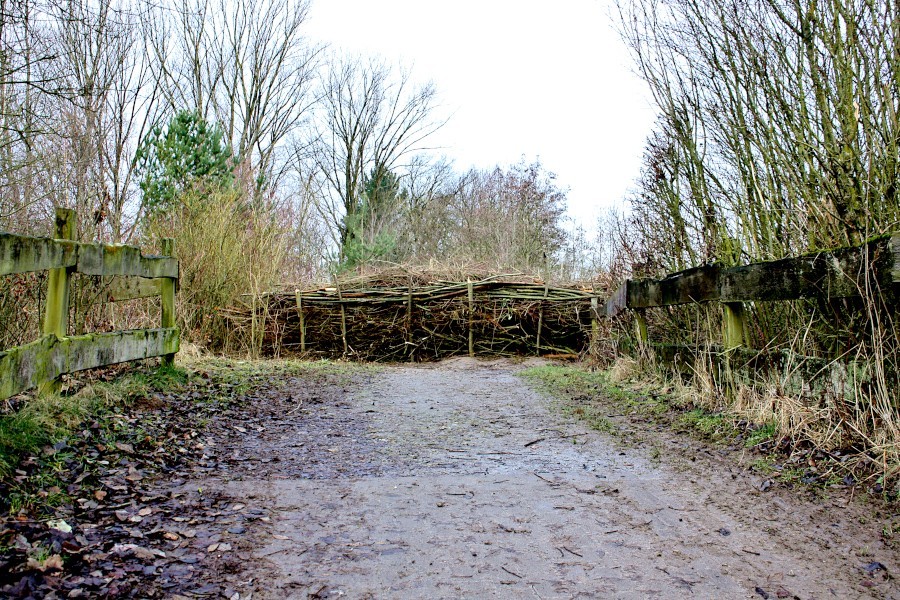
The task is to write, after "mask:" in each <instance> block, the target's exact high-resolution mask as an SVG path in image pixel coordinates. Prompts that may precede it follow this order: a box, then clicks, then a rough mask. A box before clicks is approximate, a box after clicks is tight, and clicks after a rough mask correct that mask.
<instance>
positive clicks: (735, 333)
mask: <svg viewBox="0 0 900 600" xmlns="http://www.w3.org/2000/svg"><path fill="white" fill-rule="evenodd" d="M722 313H723V314H722V326H723V332H722V333H723V335H722V337H723V338H724V341H725V349H726V350H731V349H732V348H738V347H740V346H743V345H744V340H745V338H746V323H745V317H744V304H743V303H742V302H723V303H722Z"/></svg>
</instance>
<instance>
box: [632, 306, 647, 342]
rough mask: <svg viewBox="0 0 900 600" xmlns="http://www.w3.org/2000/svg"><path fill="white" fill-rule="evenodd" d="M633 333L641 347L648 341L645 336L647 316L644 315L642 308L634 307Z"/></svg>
mask: <svg viewBox="0 0 900 600" xmlns="http://www.w3.org/2000/svg"><path fill="white" fill-rule="evenodd" d="M634 334H635V336H636V337H637V340H638V344H639V345H640V346H641V348H643V347H644V346H646V345H647V342H648V341H649V338H648V337H647V317H646V316H645V315H644V309H643V308H636V309H634Z"/></svg>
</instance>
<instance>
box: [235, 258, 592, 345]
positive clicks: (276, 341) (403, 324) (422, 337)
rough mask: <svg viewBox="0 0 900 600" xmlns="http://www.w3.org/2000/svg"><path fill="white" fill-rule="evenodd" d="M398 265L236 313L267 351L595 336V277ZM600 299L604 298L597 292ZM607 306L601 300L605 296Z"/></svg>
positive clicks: (254, 303) (580, 341)
mask: <svg viewBox="0 0 900 600" xmlns="http://www.w3.org/2000/svg"><path fill="white" fill-rule="evenodd" d="M444 275H445V276H444V277H442V276H440V275H439V274H435V273H429V272H410V271H408V270H402V271H401V270H395V271H387V272H381V273H378V274H375V275H370V276H366V277H357V278H355V279H350V280H343V281H337V282H333V283H331V284H328V285H323V286H319V287H315V288H308V289H293V290H284V291H279V292H270V293H267V294H264V295H262V296H259V297H255V298H248V299H247V302H246V305H245V306H244V307H242V308H241V310H239V311H236V312H235V313H234V314H232V315H231V320H232V322H233V323H234V324H235V326H236V327H242V328H244V329H248V330H249V331H247V332H246V333H248V334H250V336H251V337H253V338H258V339H259V342H260V344H259V345H260V346H261V349H262V350H263V353H264V354H278V355H284V354H295V353H297V354H304V355H307V356H319V357H323V358H324V357H327V358H335V357H347V358H352V359H356V360H365V361H430V360H439V359H442V358H447V357H451V356H457V355H466V354H469V353H470V352H471V353H472V354H474V355H476V356H517V355H518V356H524V355H531V356H533V355H544V356H546V355H556V356H572V357H574V356H577V355H579V354H580V353H582V352H584V351H585V350H586V348H587V346H588V343H589V341H590V335H591V328H592V302H591V300H592V299H596V298H599V297H601V295H602V294H603V293H604V292H605V290H594V289H591V288H592V286H591V284H570V285H562V286H559V285H550V284H548V283H547V282H545V281H543V280H541V279H540V278H537V277H533V276H525V275H521V274H507V275H487V274H485V273H471V272H469V273H466V274H465V275H463V274H461V273H455V274H453V275H452V278H448V277H446V274H444ZM595 305H596V301H595ZM600 305H601V306H602V302H600Z"/></svg>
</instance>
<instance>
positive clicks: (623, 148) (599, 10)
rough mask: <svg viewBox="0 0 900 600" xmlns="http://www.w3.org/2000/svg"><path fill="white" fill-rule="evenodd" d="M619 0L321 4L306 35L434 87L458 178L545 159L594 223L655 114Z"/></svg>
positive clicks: (444, 145) (318, 0)
mask: <svg viewBox="0 0 900 600" xmlns="http://www.w3.org/2000/svg"><path fill="white" fill-rule="evenodd" d="M611 5H612V2H611V0H555V1H549V0H442V1H437V0H313V5H312V10H311V13H310V16H309V19H308V21H307V27H308V28H307V33H308V35H309V36H310V37H311V38H313V39H314V40H316V41H321V42H327V43H329V44H330V45H331V46H332V47H333V48H334V49H335V50H338V51H340V50H346V51H349V52H352V53H359V54H363V55H380V56H382V57H384V59H386V60H388V61H391V62H399V63H402V64H404V65H406V66H408V67H410V68H411V69H412V75H413V77H414V78H415V79H417V80H423V81H426V80H429V79H430V80H432V81H433V82H434V83H435V86H436V88H437V92H438V96H439V99H440V102H441V105H442V107H441V110H444V111H446V113H447V114H449V115H450V120H449V122H448V123H447V124H446V125H445V126H444V127H443V129H441V130H440V131H439V132H438V133H436V134H435V137H434V138H433V139H432V140H431V142H430V144H431V145H438V146H440V149H439V150H438V153H442V154H445V155H446V156H448V157H449V158H451V159H453V160H454V164H455V167H456V169H457V170H458V171H464V170H467V169H468V168H469V167H472V166H475V167H479V168H490V167H493V166H495V165H497V164H500V165H509V164H512V163H515V162H517V161H518V160H519V159H520V158H521V157H522V156H523V155H524V156H525V158H526V160H528V161H529V162H530V161H532V160H534V159H535V158H540V160H541V162H542V163H543V165H544V167H545V168H546V169H548V170H550V171H553V172H555V173H556V174H557V175H558V179H557V183H558V184H559V185H560V187H563V188H566V187H567V188H569V194H568V197H569V213H570V215H571V216H572V217H573V218H574V219H575V221H576V222H579V223H581V224H583V225H584V226H585V227H588V228H590V227H592V226H593V225H594V221H595V219H596V216H597V215H598V214H599V211H600V209H601V207H609V206H621V205H622V204H623V200H622V198H623V196H624V194H625V192H626V191H627V189H628V188H629V187H631V186H632V182H633V181H634V180H635V178H636V177H637V175H638V171H639V169H640V159H641V153H642V149H643V144H644V140H645V138H646V136H647V135H648V133H649V131H650V126H651V124H652V122H653V116H654V113H653V111H652V109H651V107H650V103H649V100H648V93H647V91H646V88H645V86H644V84H643V83H642V82H641V81H640V80H639V79H638V78H637V76H636V75H634V73H633V72H632V69H631V59H630V57H629V55H628V51H627V49H626V48H625V46H624V44H623V43H622V42H621V40H620V39H619V37H618V35H617V34H616V32H615V30H614V28H613V21H612V19H611V17H610V15H611V14H613V12H612V8H611Z"/></svg>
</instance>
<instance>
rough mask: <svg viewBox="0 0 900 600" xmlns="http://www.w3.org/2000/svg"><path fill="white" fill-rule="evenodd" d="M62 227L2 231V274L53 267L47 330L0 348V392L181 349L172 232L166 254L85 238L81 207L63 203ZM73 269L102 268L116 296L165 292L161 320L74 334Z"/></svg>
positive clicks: (168, 357)
mask: <svg viewBox="0 0 900 600" xmlns="http://www.w3.org/2000/svg"><path fill="white" fill-rule="evenodd" d="M55 233H56V239H49V238H35V237H27V236H20V235H13V234H9V233H0V275H11V274H15V273H27V272H32V271H45V270H49V276H48V278H47V282H48V283H47V296H46V307H45V312H44V322H43V335H42V336H41V337H40V338H38V339H37V340H35V341H33V342H31V343H29V344H25V345H23V346H17V347H15V348H10V349H8V350H5V351H0V399H4V398H8V397H10V396H13V395H15V394H18V393H20V392H23V391H25V390H28V389H31V388H33V387H40V388H41V389H42V390H49V389H53V388H54V387H55V386H56V383H57V382H58V380H59V377H60V376H61V375H63V374H66V373H74V372H76V371H82V370H84V369H92V368H96V367H101V366H105V365H112V364H117V363H122V362H128V361H133V360H140V359H144V358H150V357H154V356H161V357H162V358H163V361H164V362H166V363H171V362H172V361H173V359H174V356H175V353H176V352H178V348H179V343H180V338H179V332H178V329H177V328H176V327H175V288H176V285H177V282H178V261H177V260H175V259H174V258H172V257H171V255H172V253H173V250H174V244H173V241H172V240H171V239H166V240H163V248H162V250H163V253H164V254H165V255H167V256H144V255H142V254H141V250H140V248H137V247H135V246H124V245H108V244H100V243H93V244H85V243H79V242H76V241H74V240H75V212H74V211H72V210H68V209H57V210H56V229H55ZM73 273H82V274H84V275H95V276H102V277H103V278H104V283H105V284H106V285H105V289H106V297H105V299H106V300H107V301H110V302H116V301H120V300H133V299H137V298H148V297H153V296H160V298H161V305H162V310H161V312H162V315H161V320H160V321H161V322H160V327H159V328H158V329H136V330H128V331H114V332H111V333H92V334H87V335H79V336H71V337H70V336H68V335H67V333H68V315H69V280H70V277H71V275H72V274H73ZM123 277H125V278H124V279H123Z"/></svg>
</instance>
